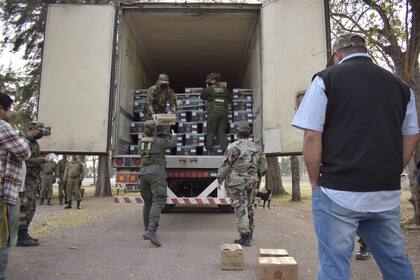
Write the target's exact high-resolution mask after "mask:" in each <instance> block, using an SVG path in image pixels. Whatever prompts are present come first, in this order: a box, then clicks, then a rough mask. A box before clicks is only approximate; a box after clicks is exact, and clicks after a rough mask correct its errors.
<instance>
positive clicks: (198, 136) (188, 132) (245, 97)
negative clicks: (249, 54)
mask: <svg viewBox="0 0 420 280" xmlns="http://www.w3.org/2000/svg"><path fill="white" fill-rule="evenodd" d="M202 90H203V88H186V89H185V92H183V93H177V94H176V97H177V123H176V125H174V126H172V127H171V129H172V130H173V131H174V132H175V133H176V135H177V147H176V148H174V149H172V150H167V151H166V154H167V155H207V154H208V153H207V150H206V148H205V144H206V137H207V112H206V108H205V102H204V101H203V100H202V99H201V98H200V94H201V91H202ZM147 91H148V90H147V89H142V90H136V91H135V93H134V104H133V116H134V120H135V121H133V122H132V123H131V128H130V134H131V139H132V145H131V146H130V151H129V153H130V154H133V155H135V154H138V146H137V144H138V142H139V140H140V139H141V138H142V137H143V131H144V122H145V120H146V119H145V113H144V107H145V102H146V94H147ZM232 95H233V100H232V104H229V114H228V117H229V125H228V129H227V131H226V137H227V138H228V142H229V143H231V142H233V141H235V140H237V139H236V129H237V128H238V125H239V123H240V122H242V121H246V122H248V123H249V124H250V125H251V126H252V120H253V110H252V105H253V104H252V90H250V89H234V90H233V92H232ZM168 106H169V105H168ZM251 137H252V136H251ZM215 143H216V145H217V146H216V149H215V150H216V155H222V149H221V148H220V145H219V144H218V142H217V140H216V142H215Z"/></svg>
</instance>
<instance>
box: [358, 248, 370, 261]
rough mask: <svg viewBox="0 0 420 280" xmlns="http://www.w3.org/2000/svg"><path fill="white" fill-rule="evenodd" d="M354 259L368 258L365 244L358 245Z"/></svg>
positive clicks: (364, 259)
mask: <svg viewBox="0 0 420 280" xmlns="http://www.w3.org/2000/svg"><path fill="white" fill-rule="evenodd" d="M355 257H356V260H358V261H366V260H368V259H369V258H370V252H369V249H368V248H367V246H363V245H362V246H360V249H359V252H358V253H357V254H356V256H355Z"/></svg>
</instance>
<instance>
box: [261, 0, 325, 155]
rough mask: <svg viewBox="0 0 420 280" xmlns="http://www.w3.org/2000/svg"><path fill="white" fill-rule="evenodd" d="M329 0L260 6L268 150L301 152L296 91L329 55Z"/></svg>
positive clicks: (304, 84) (265, 131) (295, 1)
mask: <svg viewBox="0 0 420 280" xmlns="http://www.w3.org/2000/svg"><path fill="white" fill-rule="evenodd" d="M327 7H328V1H325V0H289V1H273V2H267V3H266V4H264V6H263V8H262V13H261V14H262V19H261V21H262V29H261V34H262V62H263V63H262V81H263V82H262V89H263V95H262V96H263V123H264V125H263V129H264V144H265V152H266V153H267V154H277V155H281V154H292V153H299V152H301V151H302V133H301V132H299V131H298V130H297V129H293V128H292V127H291V126H290V123H291V121H292V119H293V116H294V114H295V112H296V107H297V100H298V95H299V93H301V92H302V91H304V90H305V89H306V88H307V87H308V85H309V84H310V82H311V78H312V76H313V75H314V74H315V73H316V72H317V71H319V70H321V69H322V68H323V67H324V66H325V64H326V60H327V45H328V44H327V40H328V38H329V35H327V29H328V28H326V26H327V21H326V18H327V17H326V12H325V11H326V10H327V9H326V8H327Z"/></svg>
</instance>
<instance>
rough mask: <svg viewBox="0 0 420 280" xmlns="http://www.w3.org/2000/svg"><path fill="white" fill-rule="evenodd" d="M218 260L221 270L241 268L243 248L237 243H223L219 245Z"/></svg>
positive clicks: (242, 267) (243, 258)
mask: <svg viewBox="0 0 420 280" xmlns="http://www.w3.org/2000/svg"><path fill="white" fill-rule="evenodd" d="M220 261H221V264H222V269H223V270H243V269H244V263H245V256H244V250H243V249H242V246H241V245H239V244H223V245H222V246H221V247H220Z"/></svg>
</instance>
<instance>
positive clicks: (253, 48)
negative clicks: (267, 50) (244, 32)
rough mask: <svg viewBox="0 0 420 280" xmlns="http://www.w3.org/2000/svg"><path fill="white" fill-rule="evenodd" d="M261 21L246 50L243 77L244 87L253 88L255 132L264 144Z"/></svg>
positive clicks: (261, 143)
mask: <svg viewBox="0 0 420 280" xmlns="http://www.w3.org/2000/svg"><path fill="white" fill-rule="evenodd" d="M259 28H260V26H259V23H258V24H257V25H256V26H255V29H254V31H253V32H252V39H251V42H250V44H249V47H248V49H247V52H246V64H245V69H244V75H243V77H242V82H241V84H242V86H241V87H243V88H250V89H252V90H253V94H254V96H253V101H254V104H253V114H254V121H253V134H254V140H255V142H256V143H257V144H259V145H263V142H262V141H263V133H262V126H263V118H262V117H263V116H262V105H263V104H262V95H261V94H262V93H261V55H260V52H261V41H260V30H259Z"/></svg>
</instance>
